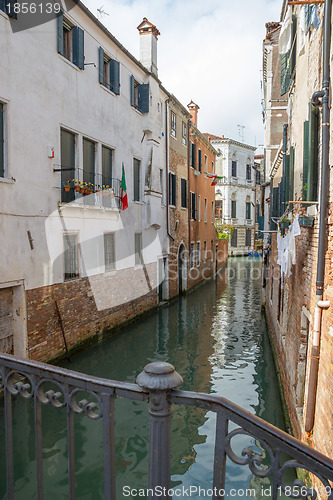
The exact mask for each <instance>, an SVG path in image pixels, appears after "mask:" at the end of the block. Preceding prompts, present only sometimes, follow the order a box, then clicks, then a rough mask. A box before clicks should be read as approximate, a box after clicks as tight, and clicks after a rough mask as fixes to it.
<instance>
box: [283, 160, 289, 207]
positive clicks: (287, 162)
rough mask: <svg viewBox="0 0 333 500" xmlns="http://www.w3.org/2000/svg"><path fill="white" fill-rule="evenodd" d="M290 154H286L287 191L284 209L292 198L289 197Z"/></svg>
mask: <svg viewBox="0 0 333 500" xmlns="http://www.w3.org/2000/svg"><path fill="white" fill-rule="evenodd" d="M289 172H290V156H289V155H286V159H285V176H286V178H285V193H284V197H285V199H284V202H285V204H284V209H286V208H287V204H288V202H289V200H290V198H289V186H290V173H289Z"/></svg>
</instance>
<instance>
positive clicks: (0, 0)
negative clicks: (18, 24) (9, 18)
mask: <svg viewBox="0 0 333 500" xmlns="http://www.w3.org/2000/svg"><path fill="white" fill-rule="evenodd" d="M0 10H2V12H5V11H6V6H5V0H0Z"/></svg>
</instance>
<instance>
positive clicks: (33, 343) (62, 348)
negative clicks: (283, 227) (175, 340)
mask: <svg viewBox="0 0 333 500" xmlns="http://www.w3.org/2000/svg"><path fill="white" fill-rule="evenodd" d="M227 259H228V242H227V241H226V240H220V242H219V245H218V248H217V252H216V261H215V262H214V261H213V260H212V259H207V262H206V265H205V263H204V262H203V263H201V265H200V266H198V268H197V269H198V272H199V277H200V279H196V280H194V281H193V282H190V283H191V286H189V288H188V292H190V291H191V290H192V289H194V288H196V287H197V286H200V285H201V284H204V283H205V282H206V281H207V280H210V279H212V278H213V276H214V271H215V266H216V271H217V272H218V271H219V270H220V269H221V268H222V267H224V266H225V265H226V263H227ZM191 271H192V269H190V270H189V272H191ZM147 289H149V291H148V293H146V292H147ZM120 290H121V293H120ZM120 297H122V298H123V297H128V298H130V300H127V301H125V302H124V303H122V302H121V301H120V303H118V302H119V298H120ZM176 298H177V296H174V297H170V299H169V300H172V299H176ZM167 303H168V301H165V300H163V301H162V302H161V301H160V300H159V294H158V282H157V268H156V265H155V264H154V263H153V264H148V265H145V266H143V268H141V269H136V270H133V269H127V270H122V271H117V272H116V273H111V274H110V275H109V277H108V280H106V279H105V276H104V277H103V279H102V278H101V277H99V276H96V277H90V278H82V279H78V280H72V281H69V282H66V283H59V284H56V285H52V286H46V287H42V288H38V289H34V290H29V291H27V318H28V321H27V337H28V357H29V358H31V359H34V360H36V361H43V362H50V361H53V362H54V361H55V360H58V359H61V358H64V357H66V356H67V355H68V353H73V352H76V351H79V350H81V349H83V348H85V347H87V346H88V345H90V344H93V343H96V342H98V341H99V340H101V339H102V338H103V337H104V336H106V335H110V334H111V333H112V332H114V331H116V330H117V329H118V328H122V327H124V326H126V325H128V324H129V323H131V322H133V321H135V320H136V319H138V318H139V317H141V316H142V315H144V314H148V313H149V312H151V311H153V310H154V309H156V308H158V307H159V306H160V305H161V304H167Z"/></svg>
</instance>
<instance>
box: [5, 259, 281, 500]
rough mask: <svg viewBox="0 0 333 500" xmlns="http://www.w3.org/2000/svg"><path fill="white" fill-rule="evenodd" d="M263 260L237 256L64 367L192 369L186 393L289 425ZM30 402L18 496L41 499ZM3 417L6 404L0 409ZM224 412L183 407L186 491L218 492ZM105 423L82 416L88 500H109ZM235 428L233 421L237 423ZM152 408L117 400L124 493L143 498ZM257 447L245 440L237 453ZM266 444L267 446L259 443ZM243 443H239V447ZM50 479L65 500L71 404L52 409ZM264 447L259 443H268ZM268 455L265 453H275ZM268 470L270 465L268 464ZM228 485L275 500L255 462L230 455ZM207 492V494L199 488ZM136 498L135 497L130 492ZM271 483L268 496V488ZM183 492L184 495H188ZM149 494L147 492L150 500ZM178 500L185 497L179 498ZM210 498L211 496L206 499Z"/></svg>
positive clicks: (175, 425) (78, 419)
mask: <svg viewBox="0 0 333 500" xmlns="http://www.w3.org/2000/svg"><path fill="white" fill-rule="evenodd" d="M260 271H261V262H260V261H258V260H254V259H248V258H233V259H229V263H228V267H227V268H225V270H224V271H223V272H221V273H220V275H219V276H218V277H217V279H216V280H210V281H207V283H206V284H204V285H203V286H201V287H200V288H198V289H196V290H195V291H193V292H192V293H189V294H188V295H187V296H186V297H182V298H179V300H177V301H175V302H173V303H172V304H171V305H170V306H168V307H164V308H161V309H160V310H159V311H157V312H154V313H152V314H150V315H147V316H146V317H144V318H142V319H139V320H137V321H136V322H135V323H133V324H132V325H130V326H128V327H126V328H124V329H122V330H119V331H118V332H117V333H116V334H114V335H112V336H110V337H109V338H107V339H106V340H104V341H102V342H100V343H99V344H96V345H95V346H93V347H90V348H89V349H87V350H85V351H83V352H81V353H79V354H77V355H75V356H73V357H72V359H71V361H70V362H67V363H64V366H66V367H68V368H70V369H73V370H77V371H81V372H85V373H89V374H92V375H96V376H100V377H106V378H111V379H116V380H122V381H127V382H135V379H136V376H137V375H138V374H139V373H140V372H141V371H142V369H143V367H144V366H145V365H146V364H147V363H149V362H152V361H157V360H162V361H168V362H170V363H172V364H173V365H174V366H175V368H176V370H177V371H178V372H179V373H180V374H181V375H182V377H183V379H184V383H183V385H182V386H181V388H182V389H184V390H191V391H198V392H205V393H211V394H218V395H220V396H223V397H225V398H227V399H230V400H231V401H233V402H234V403H236V404H238V405H240V406H242V407H243V408H245V409H246V410H249V411H250V412H251V413H254V414H256V415H258V416H260V417H261V418H263V419H265V420H267V421H268V422H270V423H272V424H274V425H276V426H278V427H279V428H281V429H284V422H283V413H282V408H281V403H280V397H279V390H278V384H277V378H276V375H275V369H274V363H273V358H272V353H271V348H270V344H269V339H268V335H267V330H266V324H265V319H264V317H263V315H262V312H261V278H260V275H261V272H260ZM29 405H30V402H29V401H24V400H22V399H21V398H20V399H17V400H15V402H14V407H13V415H14V447H15V490H16V496H15V498H16V499H18V500H32V499H34V498H36V486H35V461H34V431H33V429H34V427H33V414H32V412H31V410H30V406H29ZM0 418H1V419H2V420H1V421H2V422H3V408H2V407H1V409H0ZM215 422H216V419H215V415H214V414H213V413H212V412H207V411H204V410H200V409H196V408H193V407H191V408H189V407H188V408H186V407H183V406H176V407H174V411H173V416H172V440H171V453H172V461H171V470H172V486H173V488H174V489H175V491H176V490H177V493H178V492H181V491H182V490H181V488H184V489H185V490H186V489H188V490H187V491H189V488H190V487H192V492H193V494H192V496H191V498H202V497H204V493H205V492H207V493H209V491H208V490H209V489H210V488H211V487H212V478H213V472H212V471H213V453H214V439H215ZM101 424H102V422H101V421H100V420H98V421H92V420H90V419H89V418H87V417H86V416H81V415H79V416H75V428H76V436H75V446H76V488H77V498H78V499H80V500H99V499H103V442H102V425H101ZM1 428H2V433H1V435H0V450H2V452H1V454H0V455H1V457H0V499H1V500H5V498H6V493H5V461H4V453H3V452H4V449H5V444H4V435H3V425H1ZM231 428H232V427H231ZM148 430H149V428H148V415H147V405H146V403H142V402H132V401H127V400H123V399H119V400H116V467H117V498H134V497H135V493H138V495H139V493H140V491H139V490H140V489H141V488H145V487H146V481H147V467H148V460H147V453H148ZM251 444H252V445H254V446H255V445H256V443H255V442H254V440H250V439H248V438H244V437H243V438H241V440H240V441H239V442H238V443H237V444H236V451H237V450H238V452H240V451H241V450H242V449H243V448H244V447H246V446H249V445H251ZM257 444H258V443H257ZM237 446H238V448H237ZM43 447H44V484H45V490H46V492H45V499H46V500H65V499H67V498H68V494H67V448H66V414H65V410H56V409H54V408H52V407H50V406H47V407H43ZM258 451H259V449H258ZM260 452H261V453H262V454H263V455H264V456H265V450H264V449H261V450H260ZM265 466H266V467H267V466H268V463H267V465H265V460H264V465H263V467H265ZM227 467H228V468H227V478H226V489H227V491H229V492H230V491H231V488H234V489H235V490H237V491H238V494H236V495H233V497H234V498H244V497H250V496H249V495H246V493H245V490H246V489H250V488H251V489H254V490H255V491H256V493H255V495H253V494H252V498H256V499H264V498H266V499H267V498H269V497H268V495H267V491H268V490H267V488H269V484H270V483H269V480H268V479H259V478H257V477H254V476H253V475H252V473H251V472H250V471H249V468H248V466H243V467H240V466H237V465H235V464H233V463H232V462H230V461H229V460H228V464H227ZM195 487H197V488H199V487H200V488H202V490H201V494H200V495H199V493H197V494H195V493H194V491H195V490H194V488H195ZM130 488H131V489H133V490H134V491H133V492H132V494H130V495H127V493H128V492H129V489H130ZM263 488H266V490H265V491H266V493H265V494H264V493H263ZM185 496H186V494H184V495H183V494H181V495H180V498H185ZM141 498H142V497H141ZM174 498H176V496H174ZM206 498H209V496H206Z"/></svg>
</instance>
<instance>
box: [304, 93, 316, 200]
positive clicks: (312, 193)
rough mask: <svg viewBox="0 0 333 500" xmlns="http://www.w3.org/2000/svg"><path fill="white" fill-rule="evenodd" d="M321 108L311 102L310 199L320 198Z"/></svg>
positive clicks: (308, 194)
mask: <svg viewBox="0 0 333 500" xmlns="http://www.w3.org/2000/svg"><path fill="white" fill-rule="evenodd" d="M318 128H319V109H318V107H314V106H312V104H311V102H310V103H309V164H308V165H309V166H308V192H307V199H308V201H317V199H318V132H319V130H318Z"/></svg>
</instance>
